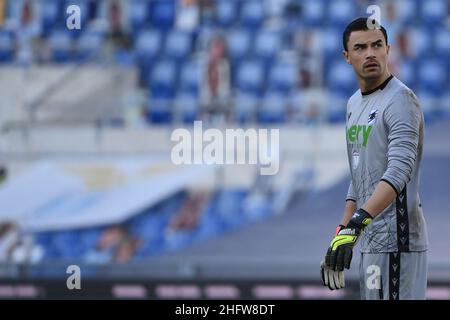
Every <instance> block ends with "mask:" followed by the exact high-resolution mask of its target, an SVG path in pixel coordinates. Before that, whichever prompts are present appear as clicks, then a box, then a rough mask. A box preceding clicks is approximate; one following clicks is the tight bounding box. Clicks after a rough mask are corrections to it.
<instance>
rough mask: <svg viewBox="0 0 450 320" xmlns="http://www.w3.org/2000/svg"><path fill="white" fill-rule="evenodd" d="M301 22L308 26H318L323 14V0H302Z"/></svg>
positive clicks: (324, 8) (324, 9)
mask: <svg viewBox="0 0 450 320" xmlns="http://www.w3.org/2000/svg"><path fill="white" fill-rule="evenodd" d="M302 9H303V13H302V17H303V23H304V24H305V25H306V26H309V27H318V26H320V25H321V24H322V22H323V19H324V16H325V11H326V7H325V3H324V1H323V0H306V1H303V2H302Z"/></svg>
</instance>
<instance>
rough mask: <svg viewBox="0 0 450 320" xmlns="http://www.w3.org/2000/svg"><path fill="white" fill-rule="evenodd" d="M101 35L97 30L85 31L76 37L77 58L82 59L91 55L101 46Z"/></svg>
mask: <svg viewBox="0 0 450 320" xmlns="http://www.w3.org/2000/svg"><path fill="white" fill-rule="evenodd" d="M103 40H104V38H103V36H102V35H101V34H100V33H97V32H85V33H83V34H82V35H81V37H80V38H79V39H78V46H77V55H76V56H77V59H78V60H84V59H87V58H90V57H93V55H95V54H96V53H97V52H98V51H99V50H100V49H101V46H102V43H103Z"/></svg>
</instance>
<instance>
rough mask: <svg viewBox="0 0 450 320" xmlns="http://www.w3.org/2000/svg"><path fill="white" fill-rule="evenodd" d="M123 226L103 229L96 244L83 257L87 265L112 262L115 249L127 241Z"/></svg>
mask: <svg viewBox="0 0 450 320" xmlns="http://www.w3.org/2000/svg"><path fill="white" fill-rule="evenodd" d="M127 236H128V235H127V231H126V230H125V229H124V227H123V226H120V225H114V226H110V227H109V228H107V229H105V230H104V231H103V233H102V235H101V237H100V239H99V241H98V243H97V246H96V247H95V248H93V249H92V250H90V251H89V252H88V253H87V254H86V256H85V257H84V258H85V260H86V262H88V263H106V262H111V261H113V259H114V257H115V255H116V251H117V249H118V248H119V247H120V245H121V244H122V243H123V242H124V241H125V240H126V239H127Z"/></svg>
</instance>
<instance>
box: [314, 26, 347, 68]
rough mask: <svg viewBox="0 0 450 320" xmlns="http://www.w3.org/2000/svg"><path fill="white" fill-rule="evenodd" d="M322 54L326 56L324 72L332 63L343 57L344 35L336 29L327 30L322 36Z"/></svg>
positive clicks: (322, 32)
mask: <svg viewBox="0 0 450 320" xmlns="http://www.w3.org/2000/svg"><path fill="white" fill-rule="evenodd" d="M320 39H321V46H322V52H323V55H324V59H323V61H324V70H327V69H328V68H329V66H330V64H331V61H332V60H333V59H335V58H336V57H337V56H339V55H341V52H342V50H343V49H344V48H343V47H342V33H341V32H340V31H338V30H337V29H335V28H325V29H324V30H323V31H321V34H320Z"/></svg>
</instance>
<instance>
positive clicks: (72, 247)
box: [52, 230, 82, 259]
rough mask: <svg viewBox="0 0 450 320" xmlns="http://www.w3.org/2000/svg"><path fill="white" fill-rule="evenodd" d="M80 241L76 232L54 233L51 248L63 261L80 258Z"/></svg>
mask: <svg viewBox="0 0 450 320" xmlns="http://www.w3.org/2000/svg"><path fill="white" fill-rule="evenodd" d="M80 241H81V239H80V236H79V233H78V231H77V230H67V231H58V232H55V234H54V235H53V239H52V246H53V247H54V249H55V250H56V251H57V252H58V253H59V257H60V258H63V259H75V258H80V257H81V254H82V247H81V242H80Z"/></svg>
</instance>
